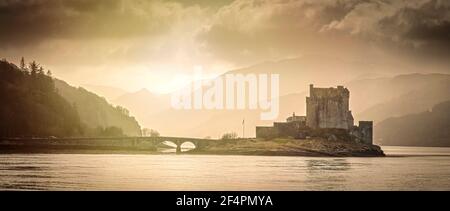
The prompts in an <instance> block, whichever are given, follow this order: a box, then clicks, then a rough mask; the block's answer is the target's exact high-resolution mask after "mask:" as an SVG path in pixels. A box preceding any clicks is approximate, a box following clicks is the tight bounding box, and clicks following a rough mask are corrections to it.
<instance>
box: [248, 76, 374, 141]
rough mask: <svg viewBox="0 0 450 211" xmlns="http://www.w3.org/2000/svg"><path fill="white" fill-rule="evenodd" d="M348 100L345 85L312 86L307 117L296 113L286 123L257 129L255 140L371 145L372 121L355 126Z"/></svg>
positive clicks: (277, 123)
mask: <svg viewBox="0 0 450 211" xmlns="http://www.w3.org/2000/svg"><path fill="white" fill-rule="evenodd" d="M349 98H350V92H349V91H348V89H347V88H344V87H343V86H338V87H337V88H315V87H314V85H312V84H311V85H310V86H309V97H306V116H296V115H295V113H294V114H293V115H292V116H290V117H288V118H287V119H286V122H274V123H273V126H272V127H264V126H258V127H256V137H257V138H277V137H293V138H296V139H305V138H308V137H321V138H327V139H328V140H337V139H341V140H353V141H357V142H360V143H364V144H372V139H373V138H372V137H373V129H372V128H373V122H372V121H360V122H359V125H358V126H355V125H354V120H353V115H352V112H351V111H350V110H349Z"/></svg>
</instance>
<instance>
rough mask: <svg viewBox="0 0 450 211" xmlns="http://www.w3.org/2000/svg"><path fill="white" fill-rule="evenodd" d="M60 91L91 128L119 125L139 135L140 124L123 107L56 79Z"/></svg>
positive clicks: (129, 132) (124, 131) (127, 131)
mask: <svg viewBox="0 0 450 211" xmlns="http://www.w3.org/2000/svg"><path fill="white" fill-rule="evenodd" d="M55 86H56V88H57V90H58V93H60V94H61V96H62V97H64V98H65V99H66V100H67V101H69V102H70V103H71V104H73V105H74V106H75V107H76V109H77V111H78V114H79V116H80V119H81V121H82V122H83V123H84V124H86V125H87V126H88V127H90V128H97V127H103V128H106V127H117V128H120V129H122V131H123V133H124V134H125V135H128V136H138V135H140V133H141V129H140V126H139V124H138V122H137V121H136V120H135V118H134V117H131V116H129V113H128V110H126V109H125V108H123V107H119V106H117V107H114V106H113V105H111V104H109V103H108V101H106V100H105V99H104V98H102V97H99V96H98V95H96V94H94V93H92V92H89V91H87V90H86V89H84V88H81V87H79V88H75V87H72V86H70V85H69V84H67V83H66V82H64V81H61V80H58V79H55Z"/></svg>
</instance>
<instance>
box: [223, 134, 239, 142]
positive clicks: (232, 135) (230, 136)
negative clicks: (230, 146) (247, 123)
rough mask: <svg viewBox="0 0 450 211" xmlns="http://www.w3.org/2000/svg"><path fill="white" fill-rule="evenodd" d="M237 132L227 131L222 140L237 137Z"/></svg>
mask: <svg viewBox="0 0 450 211" xmlns="http://www.w3.org/2000/svg"><path fill="white" fill-rule="evenodd" d="M237 137H238V136H237V133H235V132H231V133H225V134H223V135H222V140H232V139H237Z"/></svg>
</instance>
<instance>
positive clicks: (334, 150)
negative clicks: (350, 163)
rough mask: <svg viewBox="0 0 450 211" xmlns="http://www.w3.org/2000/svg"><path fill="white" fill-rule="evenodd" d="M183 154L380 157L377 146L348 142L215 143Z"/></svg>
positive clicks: (382, 154) (238, 141) (252, 141)
mask: <svg viewBox="0 0 450 211" xmlns="http://www.w3.org/2000/svg"><path fill="white" fill-rule="evenodd" d="M184 154H212V155H265V156H311V157H383V156H385V154H384V152H383V150H382V149H381V148H380V147H379V146H377V145H366V144H361V143H355V142H350V141H339V140H338V141H329V140H324V139H305V140H297V139H273V140H261V139H247V140H236V141H233V140H228V141H223V142H217V144H215V145H211V146H208V147H206V148H203V149H194V150H191V151H187V152H184Z"/></svg>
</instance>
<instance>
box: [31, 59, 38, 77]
mask: <svg viewBox="0 0 450 211" xmlns="http://www.w3.org/2000/svg"><path fill="white" fill-rule="evenodd" d="M29 68H30V72H31V75H32V76H36V73H37V72H38V70H39V64H38V63H36V61H32V62H30V64H29Z"/></svg>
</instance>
